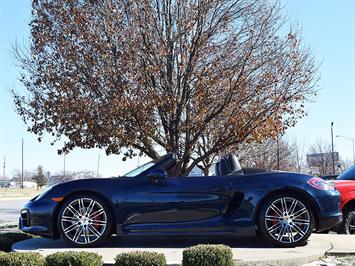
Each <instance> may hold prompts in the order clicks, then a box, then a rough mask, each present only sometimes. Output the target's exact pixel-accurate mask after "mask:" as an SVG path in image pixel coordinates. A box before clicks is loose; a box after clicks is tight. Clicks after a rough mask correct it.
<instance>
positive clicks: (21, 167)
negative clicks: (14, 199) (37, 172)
mask: <svg viewBox="0 0 355 266" xmlns="http://www.w3.org/2000/svg"><path fill="white" fill-rule="evenodd" d="M21 157H22V160H21V162H22V163H21V188H22V189H23V138H22V145H21Z"/></svg>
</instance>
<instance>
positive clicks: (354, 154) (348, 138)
mask: <svg viewBox="0 0 355 266" xmlns="http://www.w3.org/2000/svg"><path fill="white" fill-rule="evenodd" d="M336 137H337V138H343V139H346V140H349V141H351V142H352V143H353V164H354V165H355V140H354V138H351V137H346V136H342V135H336Z"/></svg>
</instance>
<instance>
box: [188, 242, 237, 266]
mask: <svg viewBox="0 0 355 266" xmlns="http://www.w3.org/2000/svg"><path fill="white" fill-rule="evenodd" d="M182 265H183V266H211V265H218V266H232V265H234V264H233V253H232V250H231V248H230V247H228V246H225V245H197V246H193V247H189V248H187V249H185V250H184V251H183V258H182Z"/></svg>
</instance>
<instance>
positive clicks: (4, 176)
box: [2, 156, 6, 186]
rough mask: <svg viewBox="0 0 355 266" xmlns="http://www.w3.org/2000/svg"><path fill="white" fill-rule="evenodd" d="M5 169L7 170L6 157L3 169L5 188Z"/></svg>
mask: <svg viewBox="0 0 355 266" xmlns="http://www.w3.org/2000/svg"><path fill="white" fill-rule="evenodd" d="M5 169H6V157H5V156H4V165H3V169H2V177H3V179H4V186H5Z"/></svg>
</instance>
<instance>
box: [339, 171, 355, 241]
mask: <svg viewBox="0 0 355 266" xmlns="http://www.w3.org/2000/svg"><path fill="white" fill-rule="evenodd" d="M334 184H335V187H336V189H337V190H338V191H339V192H340V195H341V197H340V207H341V210H342V212H343V217H344V219H343V222H342V223H341V224H339V226H338V227H337V231H338V232H339V233H343V234H351V235H354V234H355V166H353V167H351V168H349V169H348V170H346V171H345V172H343V173H342V174H341V175H339V177H338V178H337V180H336V181H334Z"/></svg>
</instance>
